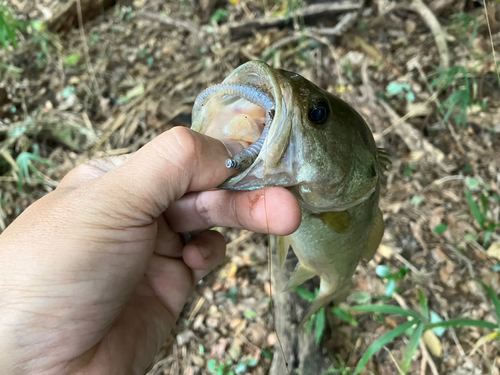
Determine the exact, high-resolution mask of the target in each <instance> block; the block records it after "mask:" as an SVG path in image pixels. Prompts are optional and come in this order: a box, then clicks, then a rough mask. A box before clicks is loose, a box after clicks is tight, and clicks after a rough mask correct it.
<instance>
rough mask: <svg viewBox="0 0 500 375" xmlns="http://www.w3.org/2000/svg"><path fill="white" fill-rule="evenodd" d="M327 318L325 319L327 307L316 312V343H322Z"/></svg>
mask: <svg viewBox="0 0 500 375" xmlns="http://www.w3.org/2000/svg"><path fill="white" fill-rule="evenodd" d="M325 326H326V319H325V309H320V310H319V311H318V312H317V313H316V324H315V327H314V328H315V330H314V337H315V339H316V345H319V344H321V339H322V338H323V334H324V333H325Z"/></svg>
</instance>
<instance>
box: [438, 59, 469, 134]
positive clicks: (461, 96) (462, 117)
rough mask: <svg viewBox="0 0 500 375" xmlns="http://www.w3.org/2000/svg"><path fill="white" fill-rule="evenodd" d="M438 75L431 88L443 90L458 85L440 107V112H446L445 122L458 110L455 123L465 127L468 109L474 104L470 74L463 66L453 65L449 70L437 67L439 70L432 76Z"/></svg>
mask: <svg viewBox="0 0 500 375" xmlns="http://www.w3.org/2000/svg"><path fill="white" fill-rule="evenodd" d="M436 75H437V77H436V78H435V79H434V81H432V82H431V84H430V87H431V88H438V90H439V91H440V92H443V91H444V90H446V89H448V88H449V87H451V86H452V85H453V86H455V87H456V90H454V91H453V93H452V94H451V95H450V96H448V98H447V99H446V100H445V101H444V102H443V103H442V104H441V105H440V106H439V108H438V110H439V111H440V112H445V115H444V118H443V122H447V121H448V120H449V119H450V117H451V115H452V114H453V112H454V110H456V111H457V114H456V116H455V123H456V124H457V125H460V126H463V127H464V126H465V125H466V124H467V109H468V108H469V107H470V106H471V105H472V104H473V102H472V86H471V82H470V78H469V74H468V73H467V71H466V70H465V68H464V67H463V66H453V67H451V68H450V69H448V70H443V69H440V68H437V72H436V73H434V74H432V76H436Z"/></svg>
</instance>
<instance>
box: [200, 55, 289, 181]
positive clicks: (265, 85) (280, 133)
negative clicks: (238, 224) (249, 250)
mask: <svg viewBox="0 0 500 375" xmlns="http://www.w3.org/2000/svg"><path fill="white" fill-rule="evenodd" d="M221 84H238V85H248V86H251V87H253V88H257V89H260V90H262V92H265V93H267V94H270V95H271V96H272V97H273V99H274V106H275V107H274V110H275V115H274V118H273V121H272V122H271V124H270V125H269V126H270V128H269V132H268V135H267V137H266V141H265V142H264V145H263V147H262V149H261V150H260V152H259V155H258V156H257V158H256V160H255V161H254V162H253V163H252V164H251V165H250V166H249V167H248V168H247V169H245V170H244V171H242V172H241V173H239V174H237V175H234V176H232V177H230V178H229V179H227V180H226V181H224V182H223V183H222V184H221V185H220V186H218V188H220V189H228V190H256V189H259V188H262V187H264V186H271V185H272V186H283V187H292V186H294V185H296V181H295V179H294V178H293V176H292V174H291V173H283V172H281V173H280V174H279V175H273V173H272V171H273V167H275V166H278V165H279V164H280V162H281V157H282V155H283V154H284V152H285V151H286V148H284V147H283V145H284V144H287V142H283V139H284V138H286V137H287V133H289V132H290V130H291V124H287V121H285V119H286V117H287V116H286V115H287V108H286V103H285V101H284V100H283V92H282V89H281V85H280V80H279V77H278V75H277V74H276V71H275V70H274V69H273V68H272V67H270V66H269V65H267V64H266V63H264V62H262V61H250V62H247V63H245V64H243V65H241V66H239V67H238V68H236V69H235V70H234V71H233V72H232V73H231V74H230V75H229V76H227V77H226V78H225V79H224V80H223V81H222V83H221ZM195 112H196V110H195V109H193V119H194V120H195V119H196V117H197V113H195ZM195 122H196V121H193V129H194V130H197V131H201V130H202V129H201V127H202V124H196V123H195ZM262 170H263V173H262ZM254 172H256V173H257V175H252V174H253V173H254Z"/></svg>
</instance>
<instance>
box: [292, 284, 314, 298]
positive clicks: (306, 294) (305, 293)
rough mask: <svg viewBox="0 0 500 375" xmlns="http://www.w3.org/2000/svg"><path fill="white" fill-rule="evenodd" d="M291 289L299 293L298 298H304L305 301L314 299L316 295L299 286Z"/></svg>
mask: <svg viewBox="0 0 500 375" xmlns="http://www.w3.org/2000/svg"><path fill="white" fill-rule="evenodd" d="M293 290H294V291H295V293H297V294H298V295H299V297H300V298H302V299H304V300H306V301H307V302H312V301H314V298H315V297H316V293H313V292H310V291H308V290H306V289H304V288H302V287H300V286H296V287H295V288H293Z"/></svg>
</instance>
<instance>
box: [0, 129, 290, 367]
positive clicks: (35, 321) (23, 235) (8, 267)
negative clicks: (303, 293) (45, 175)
mask: <svg viewBox="0 0 500 375" xmlns="http://www.w3.org/2000/svg"><path fill="white" fill-rule="evenodd" d="M227 157H228V154H227V151H226V149H225V147H224V146H223V144H222V143H221V142H220V141H218V140H215V139H213V138H209V137H206V136H203V135H201V134H198V133H195V132H193V131H191V130H189V129H186V128H174V129H172V130H170V131H168V132H166V133H164V134H162V135H161V136H159V137H158V138H156V139H155V140H153V141H152V142H150V143H148V144H147V145H145V146H144V147H143V148H142V149H140V150H139V151H137V152H136V153H134V154H132V155H126V156H120V157H112V158H106V159H101V160H95V161H90V162H88V163H85V164H83V165H81V166H79V167H77V168H75V169H74V170H72V171H71V172H70V173H69V174H68V175H67V176H66V177H65V178H64V179H63V180H62V181H61V184H60V185H59V187H58V188H57V189H56V190H55V191H54V192H52V193H50V194H48V195H47V196H45V197H44V198H42V199H40V200H39V201H37V202H35V203H34V204H33V205H31V206H30V207H28V208H27V209H26V211H25V212H24V213H23V214H22V215H20V216H19V217H18V218H17V219H16V220H15V221H14V222H13V223H12V224H11V225H10V226H9V227H8V228H7V229H6V230H5V232H4V233H3V234H2V235H1V236H0V301H1V304H0V337H1V340H0V368H1V369H2V372H3V373H6V374H12V375H14V374H33V373H36V374H44V375H48V374H69V373H71V374H73V373H78V374H87V373H88V374H143V373H144V370H145V369H146V368H147V366H148V365H149V364H150V363H151V361H152V360H153V357H154V355H155V354H156V352H157V350H158V349H159V348H160V347H161V345H162V344H163V342H164V341H165V339H166V338H167V337H168V335H169V333H170V331H171V329H172V327H173V326H174V324H175V322H176V320H177V318H178V316H179V314H180V312H181V310H182V307H183V306H184V304H185V302H186V299H187V298H188V296H189V294H190V292H191V290H192V289H193V287H194V285H195V284H196V283H197V281H198V280H200V279H201V278H202V277H204V276H205V275H206V274H207V273H208V272H209V270H211V269H212V268H213V267H215V266H216V265H218V264H220V263H221V262H222V261H223V259H224V255H225V241H224V238H223V237H222V235H221V234H220V233H218V232H215V231H209V230H208V229H209V228H211V227H214V226H227V227H235V228H245V229H248V230H253V231H255V232H262V233H265V232H266V231H267V225H266V220H267V219H266V216H265V207H264V199H263V192H262V191H253V192H235V191H221V190H210V189H213V188H214V187H216V186H218V185H219V184H220V183H222V182H223V181H224V180H225V179H227V178H228V177H229V176H230V174H231V173H232V171H231V170H229V169H226V168H225V167H224V161H225V159H227ZM266 202H267V213H268V216H269V217H268V219H269V230H270V232H271V233H272V234H276V235H285V234H289V233H291V232H293V231H294V230H296V229H297V227H298V226H299V223H300V208H299V205H298V203H297V201H296V200H295V198H294V197H293V196H292V194H291V193H290V192H288V191H287V190H286V189H283V188H268V189H266ZM181 232H196V233H198V234H197V235H196V236H195V237H194V238H193V239H192V240H191V241H190V242H189V243H188V244H187V245H184V244H183V242H182V240H181V237H180V235H179V233H181Z"/></svg>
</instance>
